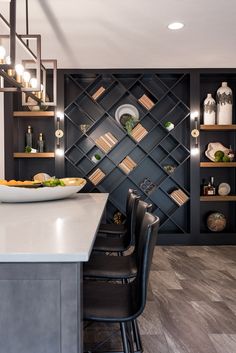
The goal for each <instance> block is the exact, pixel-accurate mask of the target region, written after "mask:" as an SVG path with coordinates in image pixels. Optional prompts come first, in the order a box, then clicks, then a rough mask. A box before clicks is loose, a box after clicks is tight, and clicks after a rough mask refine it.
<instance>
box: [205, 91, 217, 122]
mask: <svg viewBox="0 0 236 353" xmlns="http://www.w3.org/2000/svg"><path fill="white" fill-rule="evenodd" d="M215 123H216V101H215V100H214V98H213V97H212V95H211V93H208V94H207V97H206V99H205V100H204V104H203V124H204V125H215Z"/></svg>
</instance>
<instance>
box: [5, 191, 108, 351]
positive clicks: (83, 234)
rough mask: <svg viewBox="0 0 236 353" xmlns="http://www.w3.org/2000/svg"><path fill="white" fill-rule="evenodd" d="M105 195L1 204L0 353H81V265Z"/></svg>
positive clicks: (105, 198) (92, 235)
mask: <svg viewBox="0 0 236 353" xmlns="http://www.w3.org/2000/svg"><path fill="white" fill-rule="evenodd" d="M107 198H108V194H77V195H76V196H75V197H72V198H69V199H65V200H60V201H54V202H41V203H32V204H29V203H28V204H3V203H0V215H1V223H0V342H1V343H0V347H1V348H0V351H1V353H82V352H83V331H82V329H83V325H82V317H83V304H82V284H83V273H82V272H83V271H82V268H83V265H82V263H83V262H84V261H88V259H89V256H90V253H91V250H92V247H93V243H94V240H95V237H96V233H97V228H98V226H99V223H100V221H101V218H102V215H103V212H104V209H105V205H106V202H107Z"/></svg>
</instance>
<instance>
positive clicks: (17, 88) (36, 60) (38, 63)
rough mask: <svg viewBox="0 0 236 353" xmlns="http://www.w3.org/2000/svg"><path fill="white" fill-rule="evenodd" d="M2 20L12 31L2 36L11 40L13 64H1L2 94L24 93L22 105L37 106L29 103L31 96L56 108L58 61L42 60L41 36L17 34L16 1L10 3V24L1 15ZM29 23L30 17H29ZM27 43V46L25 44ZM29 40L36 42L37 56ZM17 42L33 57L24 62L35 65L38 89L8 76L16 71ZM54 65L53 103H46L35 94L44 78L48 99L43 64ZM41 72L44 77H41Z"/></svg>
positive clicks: (0, 90)
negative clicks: (13, 70) (10, 71)
mask: <svg viewBox="0 0 236 353" xmlns="http://www.w3.org/2000/svg"><path fill="white" fill-rule="evenodd" d="M0 20H2V21H3V23H4V24H5V25H6V27H7V28H8V29H9V31H10V35H0V39H1V38H9V40H10V57H11V64H10V65H8V64H0V76H1V77H0V79H1V80H0V92H22V105H24V106H29V105H35V104H34V103H27V97H28V96H30V97H31V98H32V99H34V100H35V101H37V102H38V103H40V105H42V106H56V104H57V99H56V93H57V60H55V59H53V60H49V59H48V60H42V59H41V35H38V34H37V35H33V34H24V35H19V34H17V33H16V0H11V1H10V23H9V22H8V21H7V20H6V19H5V17H4V16H2V15H1V14H0ZM27 21H28V16H27ZM25 40H26V41H27V44H26V43H25ZM29 40H36V55H35V54H34V53H33V52H32V50H31V49H30V48H29V47H28V41H29ZM16 41H19V43H20V44H21V45H22V46H23V47H24V49H25V50H27V52H28V53H29V55H30V56H31V57H32V60H22V64H23V63H25V64H26V63H27V64H29V63H30V64H34V69H36V79H37V87H35V88H32V87H24V86H23V85H22V84H21V83H19V82H17V81H16V80H15V79H14V78H13V77H12V76H10V75H8V73H7V70H10V69H14V67H15V59H16ZM48 63H52V72H53V98H52V100H51V101H49V102H46V101H45V100H42V99H40V98H38V97H37V96H36V95H35V92H40V91H41V77H42V78H43V82H42V83H43V85H44V94H43V95H44V97H45V99H46V81H47V79H46V78H47V73H46V71H47V70H46V68H45V66H44V65H43V64H48ZM41 71H42V72H43V75H41ZM5 81H6V82H8V84H9V87H5V85H4V82H5Z"/></svg>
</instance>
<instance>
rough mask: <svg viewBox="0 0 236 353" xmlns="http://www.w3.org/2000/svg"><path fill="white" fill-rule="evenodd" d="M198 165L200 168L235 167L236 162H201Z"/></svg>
mask: <svg viewBox="0 0 236 353" xmlns="http://www.w3.org/2000/svg"><path fill="white" fill-rule="evenodd" d="M200 167H202V168H228V167H231V168H233V167H234V168H235V167H236V162H201V163H200Z"/></svg>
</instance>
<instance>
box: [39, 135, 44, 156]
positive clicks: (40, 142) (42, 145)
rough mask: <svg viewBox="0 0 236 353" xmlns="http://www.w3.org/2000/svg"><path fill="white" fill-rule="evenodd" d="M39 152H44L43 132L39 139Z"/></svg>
mask: <svg viewBox="0 0 236 353" xmlns="http://www.w3.org/2000/svg"><path fill="white" fill-rule="evenodd" d="M38 152H39V153H42V152H44V140H43V134H42V132H40V134H39V138H38Z"/></svg>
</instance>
